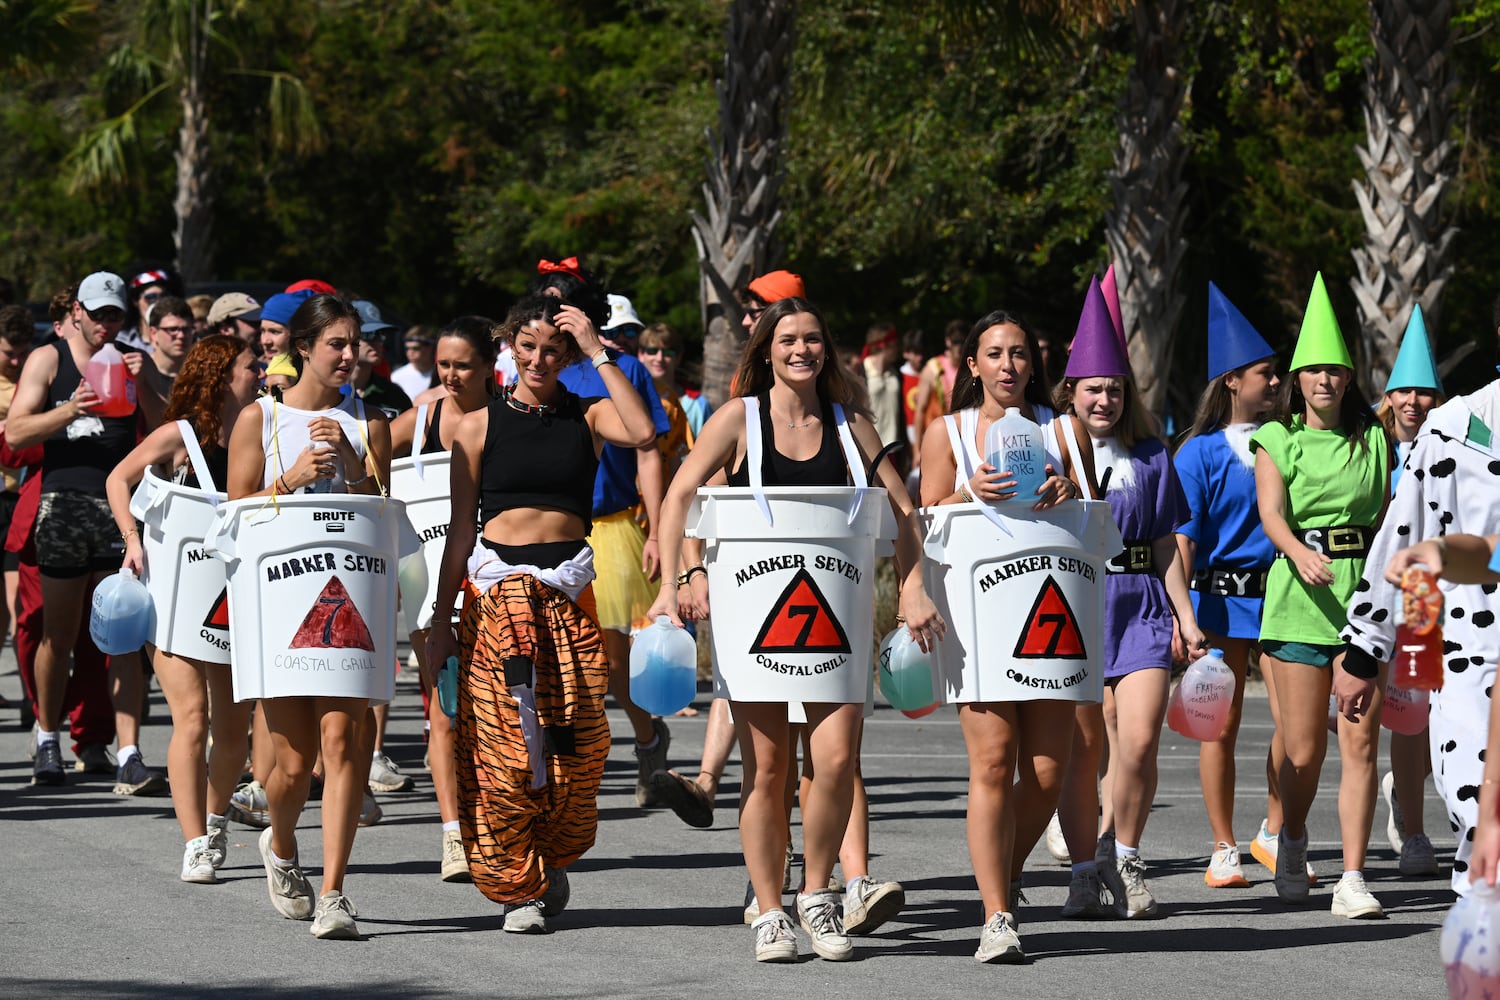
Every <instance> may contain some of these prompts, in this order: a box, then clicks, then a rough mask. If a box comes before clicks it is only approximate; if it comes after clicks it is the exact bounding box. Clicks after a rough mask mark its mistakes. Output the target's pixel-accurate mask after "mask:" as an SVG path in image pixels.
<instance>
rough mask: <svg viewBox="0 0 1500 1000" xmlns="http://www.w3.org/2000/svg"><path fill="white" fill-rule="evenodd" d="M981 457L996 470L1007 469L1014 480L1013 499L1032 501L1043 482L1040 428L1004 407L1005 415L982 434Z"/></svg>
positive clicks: (1015, 410) (1014, 409) (1044, 470)
mask: <svg viewBox="0 0 1500 1000" xmlns="http://www.w3.org/2000/svg"><path fill="white" fill-rule="evenodd" d="M984 460H985V461H986V462H988V463H990V464H991V465H993V466H994V467H995V470H996V471H997V472H1009V473H1010V474H1011V476H1012V478H1014V479H1015V481H1016V495H1015V496H1014V497H1012V498H1011V499H1012V500H1014V501H1016V502H1024V503H1036V500H1037V497H1036V491H1037V490H1039V489H1041V488H1042V484H1043V483H1045V482H1046V481H1047V452H1046V449H1044V448H1043V447H1042V429H1041V428H1040V427H1038V426H1037V425H1036V424H1034V423H1032V422H1031V421H1030V420H1027V419H1026V418H1025V417H1024V416H1022V415H1021V411H1020V409H1018V408H1017V407H1014V406H1011V407H1008V408H1006V411H1005V416H1003V417H1001V418H1000V419H999V420H996V421H995V422H994V423H992V424H990V429H989V430H988V431H986V432H985V435H984Z"/></svg>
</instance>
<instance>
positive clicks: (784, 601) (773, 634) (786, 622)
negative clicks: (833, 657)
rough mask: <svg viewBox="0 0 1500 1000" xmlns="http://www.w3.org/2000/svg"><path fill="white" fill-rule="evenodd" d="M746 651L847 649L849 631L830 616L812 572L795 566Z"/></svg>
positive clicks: (813, 651) (825, 601)
mask: <svg viewBox="0 0 1500 1000" xmlns="http://www.w3.org/2000/svg"><path fill="white" fill-rule="evenodd" d="M750 652H752V653H847V652H850V649H849V634H848V633H847V632H845V631H844V626H843V625H840V624H839V620H838V619H837V618H835V617H834V614H833V611H831V610H830V609H829V607H828V599H827V598H825V597H824V596H823V592H822V591H821V590H819V589H818V585H817V584H816V583H814V582H813V578H812V576H811V575H809V574H808V572H807V570H806V569H799V570H797V573H796V575H795V576H793V577H792V582H791V583H789V584H787V586H786V589H785V590H783V591H782V592H781V596H780V597H778V598H777V599H776V603H775V604H774V605H772V609H771V613H770V614H769V615H767V616H766V620H765V621H764V622H762V623H761V626H760V634H759V635H758V636H756V639H755V644H754V645H753V646H751V647H750Z"/></svg>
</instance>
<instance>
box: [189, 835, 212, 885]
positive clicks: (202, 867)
mask: <svg viewBox="0 0 1500 1000" xmlns="http://www.w3.org/2000/svg"><path fill="white" fill-rule="evenodd" d="M182 880H183V881H184V882H197V883H198V884H200V885H213V884H214V883H215V882H217V881H219V876H218V875H217V874H216V873H215V872H214V863H213V858H212V857H211V856H210V851H209V847H208V838H207V837H194V838H193V839H192V840H190V841H188V842H187V846H186V847H184V848H183V849H182Z"/></svg>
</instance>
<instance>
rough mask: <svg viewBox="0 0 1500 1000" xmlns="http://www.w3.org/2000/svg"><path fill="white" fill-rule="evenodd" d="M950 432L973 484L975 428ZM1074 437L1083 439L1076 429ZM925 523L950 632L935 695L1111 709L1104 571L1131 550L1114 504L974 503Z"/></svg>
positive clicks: (935, 512)
mask: <svg viewBox="0 0 1500 1000" xmlns="http://www.w3.org/2000/svg"><path fill="white" fill-rule="evenodd" d="M968 412H969V413H972V411H968ZM945 422H946V424H947V427H948V431H949V438H950V441H951V443H952V444H953V448H954V457H955V465H956V466H957V468H958V475H959V476H961V477H962V479H963V481H964V482H967V481H968V480H969V479H970V478H972V477H973V475H974V470H975V469H976V468H977V467H978V465H979V463H980V461H981V460H980V459H979V457H978V456H977V454H976V453H975V452H974V448H973V444H972V442H973V439H974V437H975V428H974V426H973V423H972V422H971V420H968V419H965V420H963V421H962V429H960V428H959V426H958V425H957V423H956V422H955V421H954V419H953V417H952V416H949V417H946V418H945ZM1064 427H1065V429H1066V430H1067V431H1068V437H1069V438H1072V433H1071V423H1065V424H1064ZM1070 443H1071V444H1072V453H1073V454H1075V455H1076V454H1078V446H1077V443H1076V442H1070ZM1084 489H1085V491H1087V487H1084ZM920 516H921V518H922V523H923V526H924V528H925V539H924V542H923V549H924V553H925V555H926V557H927V558H926V559H925V560H924V561H923V577H922V578H923V582H924V583H925V584H926V587H927V593H928V595H929V596H930V597H931V598H932V600H933V602H934V603H935V604H936V605H937V608H938V611H939V613H940V614H941V615H942V616H943V620H944V621H946V622H947V623H948V632H947V635H945V636H944V638H943V641H942V642H940V643H938V644H937V655H936V656H935V657H934V660H933V662H934V669H935V670H936V671H937V674H938V676H937V677H936V678H935V682H936V683H935V684H934V686H933V690H934V691H935V692H937V693H938V694H939V695H940V696H941V697H943V698H944V700H946V701H947V702H948V703H949V704H965V703H973V702H1006V701H1041V700H1058V701H1074V702H1080V703H1087V702H1099V701H1102V700H1103V697H1104V670H1103V667H1102V663H1103V653H1104V634H1103V622H1104V589H1105V586H1104V577H1105V568H1104V564H1105V563H1106V562H1107V561H1108V560H1109V559H1110V558H1111V557H1112V556H1114V555H1115V554H1116V553H1118V552H1120V551H1121V549H1122V548H1123V542H1122V541H1121V539H1120V532H1119V529H1118V528H1117V527H1116V526H1115V522H1114V518H1113V516H1112V515H1111V513H1110V507H1109V503H1108V502H1107V501H1103V500H1092V499H1089V500H1076V501H1065V502H1064V503H1062V504H1059V505H1058V506H1056V507H1053V508H1051V509H1049V510H1046V511H1041V512H1037V511H1033V510H1031V508H1030V505H1028V504H1026V503H1004V504H998V505H995V504H987V503H983V502H980V501H970V502H968V503H959V504H945V505H943V506H941V507H928V508H924V509H923V510H922V511H921V512H920Z"/></svg>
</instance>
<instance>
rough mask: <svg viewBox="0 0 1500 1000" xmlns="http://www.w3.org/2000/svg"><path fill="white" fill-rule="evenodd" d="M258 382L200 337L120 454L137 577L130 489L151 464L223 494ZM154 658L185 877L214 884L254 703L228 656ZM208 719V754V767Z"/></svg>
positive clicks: (248, 358)
mask: <svg viewBox="0 0 1500 1000" xmlns="http://www.w3.org/2000/svg"><path fill="white" fill-rule="evenodd" d="M259 387H260V377H259V373H258V371H257V369H256V365H255V356H254V355H253V354H251V353H250V350H249V348H247V347H246V346H245V343H244V341H242V340H240V339H239V338H238V337H226V336H222V335H217V334H216V335H213V336H210V337H205V338H204V339H203V340H200V341H199V342H198V343H197V344H195V345H193V348H192V350H190V351H189V352H188V354H187V357H186V358H184V359H183V363H182V368H181V370H180V371H179V372H178V373H177V379H176V381H175V382H174V384H173V386H172V397H171V399H170V400H169V401H168V402H167V412H166V420H165V422H164V423H163V424H162V425H161V426H160V427H158V428H157V429H156V430H155V431H153V432H152V433H151V434H150V435H148V436H147V437H146V439H145V440H144V441H142V442H141V443H140V444H139V445H137V446H136V447H135V449H134V450H133V451H131V453H130V454H128V455H126V456H125V457H124V458H123V459H121V460H120V464H118V465H117V466H115V468H114V471H113V472H111V473H110V474H109V478H108V479H107V480H106V481H105V491H106V493H107V494H108V496H109V507H110V511H111V513H113V514H114V517H115V524H116V525H118V526H119V528H120V534H121V536H122V537H123V538H124V539H125V559H124V566H125V568H126V569H129V570H130V571H131V572H132V573H134V574H135V575H136V576H138V577H139V576H143V575H144V574H145V573H146V572H147V571H148V570H149V569H150V567H148V566H147V565H146V560H145V554H144V552H143V550H142V547H141V536H140V533H139V531H138V530H137V528H136V523H135V518H134V516H133V515H132V514H131V512H130V496H131V491H132V490H133V489H134V488H135V486H136V484H137V483H139V482H140V481H141V479H142V478H143V477H144V476H145V474H146V470H147V469H148V468H149V469H153V470H154V471H155V474H156V475H157V476H158V477H160V478H161V479H164V480H171V479H173V478H176V480H177V481H178V482H179V483H180V484H181V485H184V486H190V487H194V488H197V489H201V490H204V491H205V492H208V493H210V494H213V495H222V494H219V493H218V491H219V490H222V489H223V487H224V482H225V479H226V478H227V473H228V461H229V451H228V445H229V433H230V429H231V428H232V427H233V426H234V422H235V420H236V419H237V418H238V416H239V413H240V411H241V410H243V409H244V408H245V407H246V406H248V405H250V403H251V402H252V401H253V400H254V399H255V394H256V392H257V390H258V389H259ZM200 462H201V465H200ZM162 571H163V572H165V571H166V568H165V567H163V568H162ZM177 610H178V609H176V608H158V609H157V614H158V616H169V615H171V614H173V613H176V612H177ZM152 663H153V668H154V670H155V672H156V680H157V683H158V684H160V685H161V689H162V693H163V694H164V695H166V697H167V707H168V708H169V709H170V710H171V712H172V742H171V743H170V744H169V746H168V748H167V775H168V778H169V780H170V782H171V786H172V807H173V809H174V810H175V811H176V813H177V823H178V825H179V826H180V827H181V828H182V836H183V840H184V841H185V842H186V846H185V847H184V849H183V855H182V875H181V878H182V881H184V882H205V883H212V882H217V881H218V876H217V875H216V874H215V872H216V871H217V870H218V868H219V867H220V866H221V865H223V864H224V855H225V853H226V851H228V849H229V833H228V820H226V819H225V818H224V813H225V811H226V809H227V808H228V805H229V796H230V795H231V794H232V793H233V792H234V786H235V782H237V781H238V780H239V775H240V768H241V767H242V766H243V764H244V762H245V749H246V746H247V744H248V741H249V736H248V732H249V729H248V727H249V722H250V709H251V707H252V704H251V703H249V702H246V703H244V704H236V703H235V700H234V691H233V688H232V685H231V683H230V677H229V663H228V662H227V658H226V660H225V661H224V662H216V663H208V662H205V661H203V660H200V659H193V658H189V657H186V656H179V655H176V651H174V650H171V649H163V648H160V647H156V648H155V651H154V656H153V658H152ZM210 723H211V724H212V733H213V750H212V752H211V753H210V754H209V757H208V770H207V772H205V771H204V768H203V755H204V748H205V745H206V744H207V742H208V737H209V732H210Z"/></svg>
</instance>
